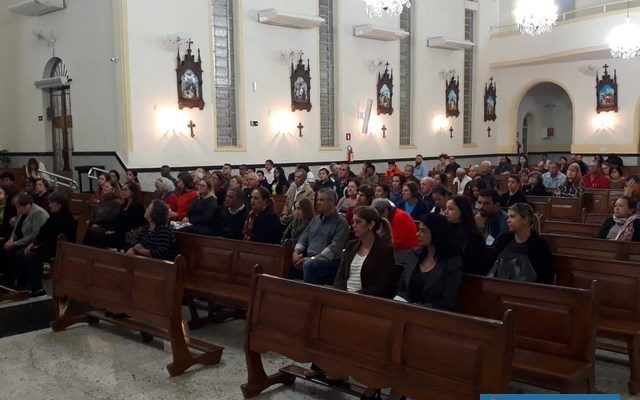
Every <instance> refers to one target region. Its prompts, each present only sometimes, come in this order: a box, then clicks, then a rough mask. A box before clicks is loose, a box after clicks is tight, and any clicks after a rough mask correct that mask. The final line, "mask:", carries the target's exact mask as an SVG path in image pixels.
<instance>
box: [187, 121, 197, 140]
mask: <svg viewBox="0 0 640 400" xmlns="http://www.w3.org/2000/svg"><path fill="white" fill-rule="evenodd" d="M187 127H188V128H189V129H191V137H196V134H195V133H193V128H195V127H196V124H194V123H193V121H189V123H188V124H187Z"/></svg>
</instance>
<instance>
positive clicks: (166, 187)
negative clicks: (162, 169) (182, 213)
mask: <svg viewBox="0 0 640 400" xmlns="http://www.w3.org/2000/svg"><path fill="white" fill-rule="evenodd" d="M155 186H156V199H158V200H160V201H162V202H163V203H164V204H166V205H167V206H168V207H169V210H177V209H178V198H177V197H176V194H175V190H176V186H175V185H174V184H173V182H172V181H171V179H169V178H165V177H162V178H158V179H156V183H155Z"/></svg>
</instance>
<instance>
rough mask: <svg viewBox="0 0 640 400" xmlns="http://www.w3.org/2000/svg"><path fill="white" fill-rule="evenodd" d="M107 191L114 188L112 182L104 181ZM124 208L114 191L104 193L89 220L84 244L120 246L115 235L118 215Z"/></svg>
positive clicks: (102, 246) (103, 246) (100, 246)
mask: <svg viewBox="0 0 640 400" xmlns="http://www.w3.org/2000/svg"><path fill="white" fill-rule="evenodd" d="M104 188H105V190H106V191H110V190H112V187H111V182H109V181H107V182H105V183H104ZM121 209H122V201H121V200H120V199H119V198H118V196H116V194H115V193H113V191H111V192H106V193H104V194H103V197H102V200H101V201H100V203H98V205H97V206H96V210H95V213H94V215H93V217H92V218H91V219H89V221H87V226H88V227H87V232H86V233H85V235H84V241H83V244H84V245H85V246H92V247H99V248H105V247H115V248H119V246H118V244H119V243H118V241H117V240H116V238H115V236H114V235H113V234H114V233H115V232H116V230H117V228H118V216H119V215H120V210H121Z"/></svg>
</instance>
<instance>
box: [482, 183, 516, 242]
mask: <svg viewBox="0 0 640 400" xmlns="http://www.w3.org/2000/svg"><path fill="white" fill-rule="evenodd" d="M477 205H478V213H477V215H476V225H478V228H479V229H480V232H482V236H483V237H484V239H485V245H486V246H487V247H492V246H493V244H494V242H495V240H496V239H497V238H499V237H500V235H502V234H503V233H506V232H507V231H508V230H509V228H508V227H507V219H508V218H509V216H508V215H507V213H506V212H504V211H503V210H502V209H501V208H500V196H499V195H498V192H496V191H495V190H493V189H485V190H483V191H481V192H480V195H479V196H478V201H477Z"/></svg>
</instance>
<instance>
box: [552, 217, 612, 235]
mask: <svg viewBox="0 0 640 400" xmlns="http://www.w3.org/2000/svg"><path fill="white" fill-rule="evenodd" d="M541 228H542V233H548V234H553V235H570V236H584V237H589V238H595V237H596V235H597V234H598V231H599V230H600V224H586V223H582V222H567V221H551V220H545V221H542V227H541Z"/></svg>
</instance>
